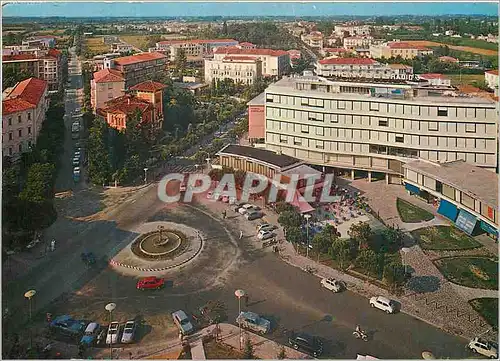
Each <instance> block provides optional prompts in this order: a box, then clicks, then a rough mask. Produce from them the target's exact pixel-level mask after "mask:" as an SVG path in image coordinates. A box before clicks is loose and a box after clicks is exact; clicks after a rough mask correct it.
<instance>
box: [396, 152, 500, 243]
mask: <svg viewBox="0 0 500 361" xmlns="http://www.w3.org/2000/svg"><path fill="white" fill-rule="evenodd" d="M403 168H404V179H403V182H404V184H405V188H406V190H407V191H408V192H409V193H410V194H415V195H418V196H419V197H420V198H423V199H426V200H427V201H429V202H432V203H434V204H436V205H437V206H438V207H439V208H438V213H439V214H441V215H443V216H445V217H447V218H449V219H450V220H451V221H452V222H454V223H455V225H456V226H457V227H458V228H460V229H461V230H463V231H464V232H466V233H468V234H475V233H476V231H484V232H486V233H488V234H489V235H491V236H492V237H493V238H497V239H498V230H499V228H500V227H499V226H500V224H499V220H498V181H499V178H498V174H495V173H494V172H489V171H487V170H485V169H482V168H479V167H476V166H474V165H472V164H469V163H466V162H464V161H463V160H458V161H452V162H446V163H441V164H440V163H435V162H428V161H423V160H414V161H411V162H408V163H406V164H404V165H403Z"/></svg>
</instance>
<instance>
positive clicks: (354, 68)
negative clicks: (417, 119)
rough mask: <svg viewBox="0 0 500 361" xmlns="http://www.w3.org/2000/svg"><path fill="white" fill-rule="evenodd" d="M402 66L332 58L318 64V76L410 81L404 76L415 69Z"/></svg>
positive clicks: (362, 59)
mask: <svg viewBox="0 0 500 361" xmlns="http://www.w3.org/2000/svg"><path fill="white" fill-rule="evenodd" d="M395 65H400V64H383V63H379V62H378V61H376V60H373V59H369V58H330V59H323V60H319V61H318V62H317V63H316V74H317V75H319V76H324V77H335V78H367V79H397V78H400V79H408V77H406V76H404V77H403V76H402V75H403V74H405V75H406V74H408V75H411V74H412V73H413V71H412V70H413V68H412V67H410V66H404V69H401V68H400V67H399V66H395Z"/></svg>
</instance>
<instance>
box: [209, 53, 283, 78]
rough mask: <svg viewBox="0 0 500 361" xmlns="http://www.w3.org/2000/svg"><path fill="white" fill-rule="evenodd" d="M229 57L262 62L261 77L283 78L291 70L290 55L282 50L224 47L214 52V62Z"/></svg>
mask: <svg viewBox="0 0 500 361" xmlns="http://www.w3.org/2000/svg"><path fill="white" fill-rule="evenodd" d="M229 55H231V56H244V57H253V58H256V59H260V60H262V75H263V76H283V75H285V74H288V73H289V72H290V70H291V67H290V54H288V52H286V51H284V50H272V49H238V48H236V47H225V48H218V49H216V50H215V51H214V60H222V59H223V58H225V57H226V56H229Z"/></svg>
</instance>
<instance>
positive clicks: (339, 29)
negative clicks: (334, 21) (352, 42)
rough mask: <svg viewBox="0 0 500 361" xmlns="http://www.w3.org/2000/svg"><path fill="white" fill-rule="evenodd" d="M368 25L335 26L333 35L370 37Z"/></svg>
mask: <svg viewBox="0 0 500 361" xmlns="http://www.w3.org/2000/svg"><path fill="white" fill-rule="evenodd" d="M370 31H371V28H370V25H349V24H346V25H336V26H335V28H334V31H333V34H334V35H335V36H337V37H344V35H346V34H347V36H366V35H370Z"/></svg>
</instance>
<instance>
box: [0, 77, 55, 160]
mask: <svg viewBox="0 0 500 361" xmlns="http://www.w3.org/2000/svg"><path fill="white" fill-rule="evenodd" d="M48 106H49V97H48V85H47V82H46V81H45V80H42V79H37V78H29V79H26V80H23V81H21V82H19V83H17V84H16V85H15V86H14V87H13V88H9V89H6V90H5V91H4V93H3V94H2V148H3V154H4V155H5V156H9V157H12V158H13V159H16V158H17V157H19V155H20V154H21V153H22V152H25V151H28V150H30V148H31V147H32V146H34V144H35V143H36V140H37V138H38V134H39V133H40V129H41V128H42V124H43V122H44V120H45V112H46V111H47V109H48Z"/></svg>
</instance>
